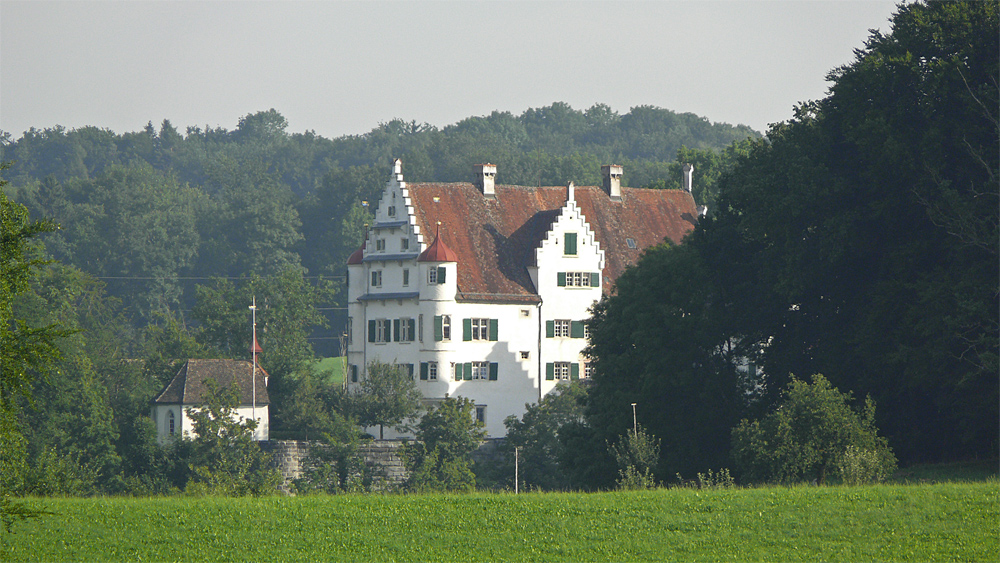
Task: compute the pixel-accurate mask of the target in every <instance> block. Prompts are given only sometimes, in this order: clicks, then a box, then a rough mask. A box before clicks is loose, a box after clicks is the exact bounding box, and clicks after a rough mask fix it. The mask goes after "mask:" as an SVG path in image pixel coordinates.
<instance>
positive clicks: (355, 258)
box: [347, 243, 365, 266]
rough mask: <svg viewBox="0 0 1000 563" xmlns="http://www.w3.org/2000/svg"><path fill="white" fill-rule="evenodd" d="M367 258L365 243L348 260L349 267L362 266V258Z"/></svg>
mask: <svg viewBox="0 0 1000 563" xmlns="http://www.w3.org/2000/svg"><path fill="white" fill-rule="evenodd" d="M364 257H365V243H361V246H360V247H359V248H358V249H357V250H355V251H354V253H353V254H351V257H350V258H348V259H347V265H348V266H351V265H353V264H360V263H361V260H362V258H364Z"/></svg>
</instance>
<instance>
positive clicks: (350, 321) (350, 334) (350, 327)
mask: <svg viewBox="0 0 1000 563" xmlns="http://www.w3.org/2000/svg"><path fill="white" fill-rule="evenodd" d="M347 343H348V344H354V317H347Z"/></svg>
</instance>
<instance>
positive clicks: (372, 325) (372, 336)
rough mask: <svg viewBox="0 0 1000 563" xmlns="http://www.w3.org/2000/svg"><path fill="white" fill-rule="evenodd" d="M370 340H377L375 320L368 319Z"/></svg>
mask: <svg viewBox="0 0 1000 563" xmlns="http://www.w3.org/2000/svg"><path fill="white" fill-rule="evenodd" d="M368 342H375V321H368Z"/></svg>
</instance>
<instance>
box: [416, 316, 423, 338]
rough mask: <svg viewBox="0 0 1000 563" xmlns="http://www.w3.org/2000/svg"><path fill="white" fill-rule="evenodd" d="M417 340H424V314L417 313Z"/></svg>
mask: <svg viewBox="0 0 1000 563" xmlns="http://www.w3.org/2000/svg"><path fill="white" fill-rule="evenodd" d="M417 340H419V341H421V342H423V341H424V315H423V314H420V315H417Z"/></svg>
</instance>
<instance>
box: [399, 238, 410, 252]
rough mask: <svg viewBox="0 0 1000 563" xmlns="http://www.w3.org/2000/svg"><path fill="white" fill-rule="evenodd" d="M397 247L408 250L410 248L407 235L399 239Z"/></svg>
mask: <svg viewBox="0 0 1000 563" xmlns="http://www.w3.org/2000/svg"><path fill="white" fill-rule="evenodd" d="M399 249H400V250H409V249H410V239H409V237H403V238H401V239H399Z"/></svg>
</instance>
